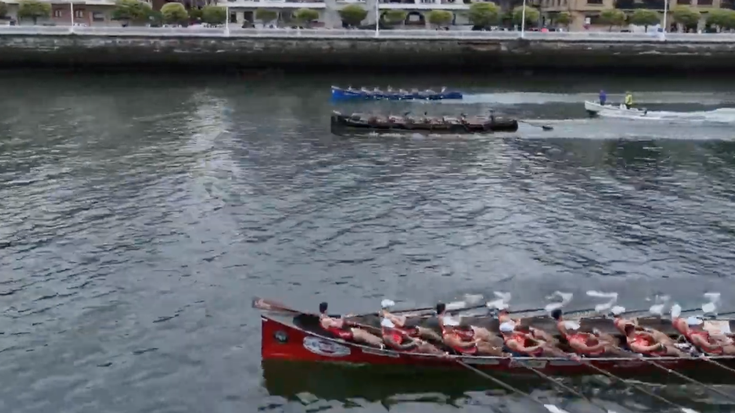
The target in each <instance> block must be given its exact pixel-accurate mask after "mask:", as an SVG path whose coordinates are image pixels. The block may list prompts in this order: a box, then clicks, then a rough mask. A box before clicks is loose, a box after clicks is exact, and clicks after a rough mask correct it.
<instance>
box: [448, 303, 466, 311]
mask: <svg viewBox="0 0 735 413" xmlns="http://www.w3.org/2000/svg"><path fill="white" fill-rule="evenodd" d="M465 307H467V303H465V302H464V301H455V302H453V303H449V304H447V305H446V309H447V311H452V310H459V309H462V308H465Z"/></svg>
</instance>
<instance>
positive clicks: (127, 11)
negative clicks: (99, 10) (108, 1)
mask: <svg viewBox="0 0 735 413" xmlns="http://www.w3.org/2000/svg"><path fill="white" fill-rule="evenodd" d="M151 13H152V10H151V6H150V5H149V4H148V3H144V2H142V1H138V0H117V1H116V2H115V8H114V9H113V10H112V19H113V20H122V21H125V22H138V23H140V22H144V21H146V20H148V18H149V17H150V16H151Z"/></svg>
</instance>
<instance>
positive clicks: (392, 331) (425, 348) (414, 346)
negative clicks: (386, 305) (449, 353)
mask: <svg viewBox="0 0 735 413" xmlns="http://www.w3.org/2000/svg"><path fill="white" fill-rule="evenodd" d="M380 326H381V327H382V333H383V341H384V342H385V344H386V345H387V346H388V347H390V348H391V349H393V350H397V351H406V352H411V353H424V354H443V353H444V352H443V351H441V350H439V349H438V348H436V347H435V346H433V345H431V344H429V343H427V342H425V341H423V340H419V339H415V338H413V337H410V336H409V335H408V334H406V333H405V332H404V331H403V330H402V329H400V328H398V327H397V326H396V325H395V324H394V323H393V322H392V321H391V320H390V319H388V318H384V319H383V320H382V321H381V322H380Z"/></svg>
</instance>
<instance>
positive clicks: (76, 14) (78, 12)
mask: <svg viewBox="0 0 735 413" xmlns="http://www.w3.org/2000/svg"><path fill="white" fill-rule="evenodd" d="M74 17H75V18H77V19H81V18H83V17H84V9H82V10H74Z"/></svg>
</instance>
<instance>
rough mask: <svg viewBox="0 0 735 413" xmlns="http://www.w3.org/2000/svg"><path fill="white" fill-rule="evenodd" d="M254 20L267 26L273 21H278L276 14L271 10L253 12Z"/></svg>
mask: <svg viewBox="0 0 735 413" xmlns="http://www.w3.org/2000/svg"><path fill="white" fill-rule="evenodd" d="M255 18H256V19H258V20H260V21H262V22H263V23H264V24H268V23H270V22H272V21H273V20H277V19H278V12H276V11H273V10H266V9H258V10H256V11H255Z"/></svg>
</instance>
